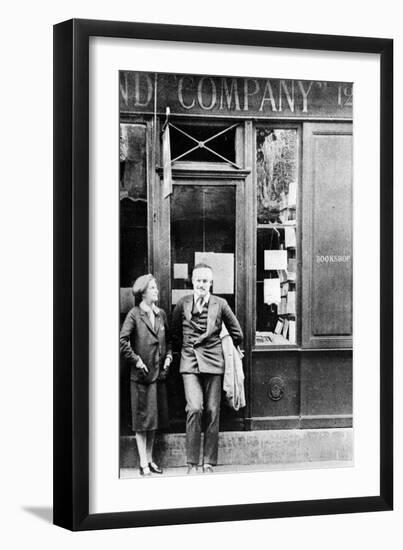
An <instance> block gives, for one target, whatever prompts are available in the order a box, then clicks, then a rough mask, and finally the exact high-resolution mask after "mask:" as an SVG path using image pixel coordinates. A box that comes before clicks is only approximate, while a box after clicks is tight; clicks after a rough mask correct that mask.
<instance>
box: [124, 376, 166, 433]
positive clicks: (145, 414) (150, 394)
mask: <svg viewBox="0 0 403 550" xmlns="http://www.w3.org/2000/svg"><path fill="white" fill-rule="evenodd" d="M130 393H131V406H132V430H133V431H134V432H144V431H148V430H162V429H166V428H167V427H168V399H167V391H166V386H165V382H164V381H159V380H156V381H155V382H152V383H151V384H140V383H139V382H135V381H134V380H131V381H130Z"/></svg>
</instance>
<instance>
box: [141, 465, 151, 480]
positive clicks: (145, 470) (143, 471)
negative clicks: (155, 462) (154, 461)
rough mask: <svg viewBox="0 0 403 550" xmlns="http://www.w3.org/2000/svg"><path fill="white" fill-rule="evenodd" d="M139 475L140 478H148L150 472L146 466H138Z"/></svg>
mask: <svg viewBox="0 0 403 550" xmlns="http://www.w3.org/2000/svg"><path fill="white" fill-rule="evenodd" d="M140 475H141V476H147V477H148V476H150V475H151V472H150V468H149V467H148V466H146V467H145V468H142V467H141V466H140Z"/></svg>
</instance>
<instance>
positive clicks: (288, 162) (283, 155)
mask: <svg viewBox="0 0 403 550" xmlns="http://www.w3.org/2000/svg"><path fill="white" fill-rule="evenodd" d="M256 141H257V143H256V149H257V158H256V165H257V222H258V223H269V222H275V223H283V222H284V221H287V220H295V208H296V202H297V179H298V154H297V153H298V141H297V131H296V130H283V129H269V128H259V129H258V130H257V139H256Z"/></svg>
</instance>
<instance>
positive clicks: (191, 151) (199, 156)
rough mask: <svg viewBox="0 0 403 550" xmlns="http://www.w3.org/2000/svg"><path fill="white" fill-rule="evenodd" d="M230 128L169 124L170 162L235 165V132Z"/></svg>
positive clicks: (234, 127)
mask: <svg viewBox="0 0 403 550" xmlns="http://www.w3.org/2000/svg"><path fill="white" fill-rule="evenodd" d="M237 126H238V124H233V125H230V126H226V127H223V126H217V125H210V124H209V125H203V126H197V125H192V126H187V125H180V124H170V130H171V158H172V162H176V161H180V162H216V163H217V162H221V163H226V164H230V165H233V166H235V167H237V165H236V164H235V130H236V127H237Z"/></svg>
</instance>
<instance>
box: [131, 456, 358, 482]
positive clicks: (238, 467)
mask: <svg viewBox="0 0 403 550" xmlns="http://www.w3.org/2000/svg"><path fill="white" fill-rule="evenodd" d="M353 466H354V462H353V461H352V460H323V461H320V462H295V463H287V464H269V465H267V464H251V465H247V464H243V465H242V464H226V465H219V466H215V467H214V473H213V474H203V471H202V468H201V466H199V469H198V474H195V475H216V474H234V473H242V472H243V473H250V472H271V471H278V470H314V469H317V468H321V469H323V468H326V469H330V468H352V467H353ZM160 475H161V474H152V476H153V477H159V476H160ZM162 475H164V476H185V475H187V468H186V466H181V467H178V468H164V473H163V474H162ZM133 478H143V476H141V475H140V473H139V470H138V469H137V468H121V470H120V479H133ZM145 479H146V478H145Z"/></svg>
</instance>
